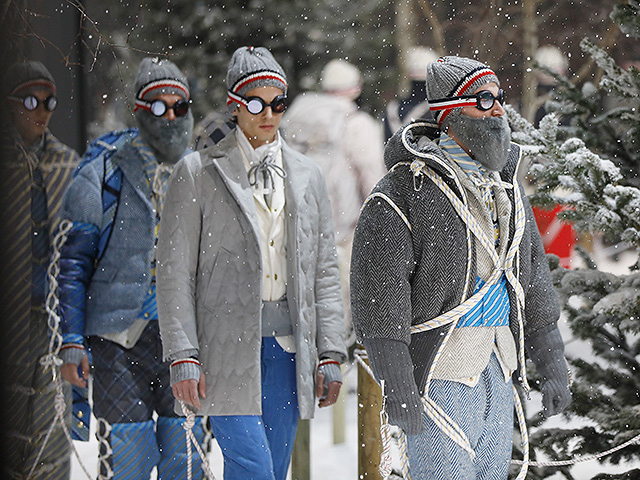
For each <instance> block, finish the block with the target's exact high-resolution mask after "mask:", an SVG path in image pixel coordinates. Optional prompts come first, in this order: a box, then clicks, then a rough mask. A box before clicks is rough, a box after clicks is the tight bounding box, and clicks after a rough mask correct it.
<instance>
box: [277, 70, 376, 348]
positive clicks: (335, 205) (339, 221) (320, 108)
mask: <svg viewBox="0 0 640 480" xmlns="http://www.w3.org/2000/svg"><path fill="white" fill-rule="evenodd" d="M362 83H363V79H362V74H361V73H360V70H358V68H357V67H356V66H355V65H353V64H351V63H349V62H347V61H346V60H343V59H333V60H331V61H329V62H328V63H327V64H326V65H325V66H324V68H323V69H322V72H321V81H320V84H321V87H322V91H321V92H307V93H304V94H302V95H299V96H298V97H296V99H295V100H294V101H293V103H292V104H291V107H290V108H288V109H287V112H286V113H285V114H284V118H283V120H282V132H283V134H284V137H285V139H286V140H287V142H288V143H289V145H291V146H292V147H293V148H295V149H296V150H298V151H300V152H302V153H304V154H305V155H308V156H309V158H311V159H312V160H313V161H314V162H316V163H317V164H318V165H319V166H320V168H321V169H322V173H323V174H324V178H325V180H326V182H327V190H328V192H329V198H330V200H331V211H332V213H333V226H334V229H335V234H336V248H337V251H338V262H339V265H340V275H341V279H342V293H343V296H344V298H343V301H344V305H345V306H348V305H349V265H350V263H351V245H352V242H353V231H354V229H355V227H356V222H357V221H358V214H359V213H360V207H362V204H363V202H364V200H365V199H366V198H367V197H368V196H369V193H370V192H371V190H372V189H373V187H374V186H375V185H376V183H378V180H380V179H381V178H382V177H383V176H384V174H385V173H386V169H385V167H384V161H383V153H384V138H383V133H382V123H381V122H380V121H378V120H377V119H375V118H373V117H372V116H371V115H369V114H368V113H366V112H365V111H364V110H361V109H360V108H359V107H358V105H357V104H356V99H357V98H358V97H359V96H360V94H361V92H362ZM345 323H346V328H347V332H348V333H349V334H348V341H347V344H348V345H349V347H350V348H351V347H352V346H353V345H355V334H353V327H352V326H351V315H350V309H348V308H347V309H346V316H345Z"/></svg>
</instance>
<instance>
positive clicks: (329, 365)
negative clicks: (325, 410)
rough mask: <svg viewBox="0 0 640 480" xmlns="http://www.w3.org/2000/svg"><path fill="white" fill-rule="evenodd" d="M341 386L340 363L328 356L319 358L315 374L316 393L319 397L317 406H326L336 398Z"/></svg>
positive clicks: (331, 403) (334, 401)
mask: <svg viewBox="0 0 640 480" xmlns="http://www.w3.org/2000/svg"><path fill="white" fill-rule="evenodd" d="M341 386H342V372H341V371H340V363H339V362H337V361H336V360H332V359H330V358H327V359H324V360H320V363H319V364H318V372H317V374H316V395H317V396H318V398H319V399H320V402H319V403H318V406H319V407H328V406H329V405H333V404H334V403H336V401H337V400H338V394H339V393H340V387H341Z"/></svg>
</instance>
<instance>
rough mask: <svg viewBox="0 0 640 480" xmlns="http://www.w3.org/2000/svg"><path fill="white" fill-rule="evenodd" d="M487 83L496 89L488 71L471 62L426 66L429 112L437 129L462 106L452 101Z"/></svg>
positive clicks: (461, 60) (444, 61) (454, 60)
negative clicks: (491, 83)
mask: <svg viewBox="0 0 640 480" xmlns="http://www.w3.org/2000/svg"><path fill="white" fill-rule="evenodd" d="M489 82H494V83H496V84H497V85H498V86H500V80H498V77H497V75H496V74H495V73H494V72H493V70H491V68H489V67H488V66H487V65H485V64H484V63H480V62H478V61H477V60H473V59H471V58H464V57H440V58H439V59H438V60H436V61H435V62H431V63H429V64H427V82H426V88H427V99H428V100H429V109H430V110H431V111H432V112H433V114H434V118H435V119H436V121H437V122H438V124H440V126H441V128H443V127H445V126H446V125H445V124H443V122H444V121H445V118H446V117H447V116H448V115H449V114H450V113H451V112H452V111H453V110H455V109H459V108H460V107H463V106H465V105H464V102H461V101H459V99H457V98H456V97H459V96H461V95H470V94H472V93H473V92H474V91H476V90H477V89H478V88H479V87H481V86H483V85H486V84H487V83H489Z"/></svg>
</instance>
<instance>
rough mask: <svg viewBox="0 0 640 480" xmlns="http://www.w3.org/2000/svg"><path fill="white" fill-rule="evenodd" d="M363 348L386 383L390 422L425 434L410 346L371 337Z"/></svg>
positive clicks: (374, 369) (403, 428)
mask: <svg viewBox="0 0 640 480" xmlns="http://www.w3.org/2000/svg"><path fill="white" fill-rule="evenodd" d="M362 343H363V345H364V347H365V348H366V350H367V353H368V354H369V361H370V362H371V368H372V369H373V373H375V375H376V378H377V379H378V381H381V380H384V384H385V395H386V397H387V414H388V415H389V423H391V424H393V425H397V426H398V427H400V428H401V429H402V431H403V432H404V433H405V434H407V435H418V434H420V433H422V432H423V431H424V425H423V423H422V412H423V408H422V399H421V398H420V392H419V391H418V387H417V386H416V381H415V379H414V377H413V364H412V362H411V356H410V355H409V347H408V346H407V345H406V344H405V343H403V342H400V341H398V340H391V339H387V338H368V339H364V340H363V342H362Z"/></svg>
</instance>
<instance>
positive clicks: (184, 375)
mask: <svg viewBox="0 0 640 480" xmlns="http://www.w3.org/2000/svg"><path fill="white" fill-rule="evenodd" d="M200 371H201V367H200V362H199V361H198V360H196V359H195V358H181V359H178V360H174V361H173V362H172V363H171V385H175V384H176V383H178V382H182V381H183V380H196V381H200Z"/></svg>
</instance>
